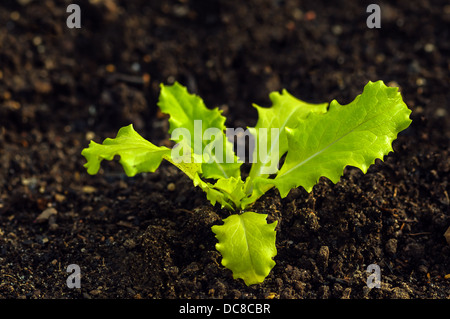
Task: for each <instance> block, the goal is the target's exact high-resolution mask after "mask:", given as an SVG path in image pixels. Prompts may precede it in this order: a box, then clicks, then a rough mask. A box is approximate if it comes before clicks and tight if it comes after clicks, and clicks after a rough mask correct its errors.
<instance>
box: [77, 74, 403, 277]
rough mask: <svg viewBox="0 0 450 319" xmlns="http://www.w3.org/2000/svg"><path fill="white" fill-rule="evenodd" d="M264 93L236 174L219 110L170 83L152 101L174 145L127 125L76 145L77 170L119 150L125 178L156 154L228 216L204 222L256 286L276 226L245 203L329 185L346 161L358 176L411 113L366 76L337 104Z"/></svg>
mask: <svg viewBox="0 0 450 319" xmlns="http://www.w3.org/2000/svg"><path fill="white" fill-rule="evenodd" d="M269 97H270V100H271V102H272V106H271V107H268V108H267V107H261V106H257V105H254V107H255V108H256V109H257V111H258V116H259V117H258V121H257V123H256V126H255V127H252V128H249V129H248V130H249V132H250V133H251V134H252V135H253V137H254V139H255V143H254V144H255V147H254V149H253V150H252V159H253V160H252V165H251V169H250V172H249V175H248V177H247V178H246V179H245V180H243V179H242V177H241V165H242V162H243V159H242V158H239V157H238V156H237V155H236V154H235V152H234V147H233V146H234V145H233V143H232V142H230V140H229V139H228V138H227V134H226V132H227V128H226V127H225V120H226V119H225V117H224V116H222V114H221V111H220V110H219V109H218V108H215V109H209V108H207V107H206V106H205V104H204V102H203V100H202V99H201V98H200V97H198V96H196V95H194V94H190V93H189V92H188V91H187V89H186V88H185V87H183V86H182V85H180V84H179V83H175V84H173V85H161V92H160V97H159V101H158V106H159V107H160V109H161V111H162V112H163V113H166V114H168V115H169V124H170V128H169V133H170V134H171V138H172V140H173V141H174V142H175V143H176V145H175V146H174V147H173V148H172V149H170V148H167V147H165V146H156V145H154V144H152V143H151V142H149V141H147V140H146V139H144V138H143V137H142V136H140V135H139V134H138V133H137V132H136V131H135V130H134V129H133V126H132V125H129V126H126V127H123V128H121V129H120V130H119V132H118V134H117V136H116V137H115V138H113V139H111V138H107V139H106V140H105V141H103V143H102V144H98V143H96V142H94V141H91V142H90V144H89V147H88V148H85V149H84V150H83V151H82V155H83V156H84V157H85V158H86V160H87V163H86V164H85V167H86V169H87V172H88V173H89V174H97V173H98V171H99V168H100V164H101V162H102V161H103V160H112V159H113V158H114V157H115V156H116V155H119V156H120V163H121V164H122V166H123V168H124V171H125V173H126V174H127V175H128V176H134V175H136V174H138V173H142V172H154V171H155V170H156V169H157V168H158V167H159V166H160V164H161V162H162V161H163V160H166V161H169V162H170V163H172V164H173V165H175V166H176V167H178V168H179V169H180V170H181V171H183V172H184V173H185V174H186V175H187V176H188V177H189V178H190V179H191V180H192V181H193V184H194V186H197V187H199V188H200V189H202V190H203V191H204V192H205V193H206V198H207V199H208V200H209V201H210V202H211V204H212V205H216V204H219V205H220V206H221V208H224V209H227V210H229V211H231V212H232V214H231V215H230V216H229V217H227V218H225V219H224V223H223V225H214V226H213V227H212V231H213V232H214V234H215V235H216V238H217V240H218V243H217V244H216V249H217V250H218V251H219V252H220V253H221V255H222V265H223V266H225V267H226V268H228V269H230V270H231V271H232V273H233V277H234V278H236V279H237V278H241V279H243V280H244V282H245V284H247V285H252V284H258V283H261V282H263V281H264V279H265V278H266V277H267V275H268V274H269V273H270V271H271V269H272V268H273V267H274V266H275V261H274V259H273V258H274V257H275V256H276V254H277V250H276V246H275V241H276V231H275V228H276V226H277V222H273V223H270V224H268V223H267V217H268V215H267V214H260V213H255V212H251V211H248V209H249V208H250V207H251V205H252V204H253V203H254V202H255V201H257V200H258V199H259V198H260V197H261V196H263V195H264V194H265V193H266V192H267V191H269V190H270V189H272V188H275V189H277V190H278V191H279V193H280V196H281V197H282V198H284V197H286V196H287V195H288V193H289V191H290V190H291V189H292V188H296V187H300V186H301V187H303V188H304V189H305V190H306V191H308V192H311V190H312V188H313V186H314V185H315V184H317V182H318V181H319V178H320V177H326V178H328V179H330V180H331V181H332V182H333V183H337V182H338V181H339V179H340V177H341V176H342V175H343V172H344V168H345V167H346V166H354V167H357V168H359V169H361V170H362V171H363V172H364V173H366V172H367V169H368V168H369V166H370V165H372V164H374V162H375V160H376V159H377V158H379V159H383V158H384V156H385V155H387V154H388V153H389V152H391V151H393V149H392V142H393V140H395V139H396V138H397V135H398V133H399V132H401V131H403V130H404V129H406V128H407V127H408V126H409V125H410V124H411V120H410V118H409V115H410V113H411V111H410V110H409V109H408V107H407V106H406V104H405V103H404V102H403V100H402V97H401V95H400V93H399V92H398V88H392V87H387V86H386V85H385V84H384V83H383V82H382V81H377V82H369V83H368V84H367V85H366V86H365V88H364V90H363V92H362V94H361V95H358V96H357V97H356V98H355V99H354V100H353V101H352V102H351V103H349V104H347V105H341V104H339V103H338V102H337V101H336V100H333V101H332V102H331V103H329V104H328V103H322V104H311V103H306V102H304V101H301V100H299V99H297V98H295V97H294V96H292V95H291V94H289V93H288V92H287V91H286V90H283V91H282V92H281V93H279V92H272V93H270V95H269ZM261 150H263V151H261ZM238 153H239V152H238ZM283 156H285V159H284V162H283V164H282V165H281V167H279V164H280V159H281V158H282V157H283Z"/></svg>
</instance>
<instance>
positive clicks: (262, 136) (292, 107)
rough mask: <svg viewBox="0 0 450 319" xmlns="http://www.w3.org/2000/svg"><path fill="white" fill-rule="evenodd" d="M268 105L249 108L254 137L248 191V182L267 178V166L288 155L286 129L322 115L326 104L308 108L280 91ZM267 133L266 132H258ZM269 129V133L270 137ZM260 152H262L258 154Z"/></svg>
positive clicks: (313, 105) (303, 103)
mask: <svg viewBox="0 0 450 319" xmlns="http://www.w3.org/2000/svg"><path fill="white" fill-rule="evenodd" d="M269 98H270V100H271V101H272V106H271V107H270V108H265V107H260V106H258V105H256V104H254V105H253V106H254V107H255V108H256V109H257V111H258V122H257V123H256V126H255V127H254V128H249V129H250V131H251V133H252V134H253V135H254V137H255V140H256V142H255V145H257V147H255V149H254V151H253V159H254V163H253V164H252V167H251V170H250V174H249V179H248V181H249V183H248V185H249V187H250V188H251V181H252V179H254V178H255V177H257V176H263V177H265V176H268V175H269V174H273V173H276V171H272V172H270V173H266V172H265V171H270V170H271V169H270V166H272V165H278V162H279V161H280V158H281V156H283V155H284V154H285V153H286V152H287V151H288V143H287V134H286V131H285V128H286V127H296V126H297V125H298V123H299V121H300V120H303V119H305V118H306V117H307V116H308V115H309V114H310V113H312V112H314V113H325V112H326V111H327V106H328V103H321V104H311V103H307V102H304V101H302V100H299V99H297V98H295V97H293V96H292V95H291V94H289V93H288V92H287V91H286V90H282V92H281V94H280V93H278V92H272V93H270V95H269ZM262 129H263V130H267V131H266V132H264V131H262ZM272 129H275V130H273V133H274V134H272ZM262 148H263V149H264V150H265V152H264V151H262Z"/></svg>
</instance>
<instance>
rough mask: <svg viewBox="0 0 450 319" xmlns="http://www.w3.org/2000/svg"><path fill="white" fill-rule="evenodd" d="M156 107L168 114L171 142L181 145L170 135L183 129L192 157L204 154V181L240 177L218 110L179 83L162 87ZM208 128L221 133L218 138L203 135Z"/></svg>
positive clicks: (178, 138) (223, 119)
mask: <svg viewBox="0 0 450 319" xmlns="http://www.w3.org/2000/svg"><path fill="white" fill-rule="evenodd" d="M158 106H159V107H160V109H161V111H162V112H163V113H166V114H169V115H170V118H169V124H170V129H169V133H170V134H172V139H173V140H174V141H175V142H177V143H178V142H180V141H181V140H182V139H181V138H180V137H177V136H173V133H174V130H175V129H182V130H186V131H187V132H188V134H189V135H190V141H184V142H185V143H188V144H189V147H190V148H191V149H192V150H193V152H194V153H195V154H197V155H205V154H206V158H203V159H202V160H201V162H202V175H203V176H204V177H205V178H216V179H218V178H221V177H225V178H228V177H236V178H237V177H239V176H240V166H241V164H242V163H241V162H239V161H238V159H237V157H236V155H235V153H234V150H233V144H232V143H230V142H229V141H228V140H227V138H226V135H225V133H224V131H225V129H226V127H225V117H223V116H222V115H221V113H222V112H221V111H220V110H219V109H218V108H215V109H212V110H211V109H208V108H207V107H206V106H205V104H204V102H203V100H202V99H201V98H200V97H198V96H197V95H194V94H190V93H189V92H188V91H187V89H186V88H185V87H184V86H182V85H181V84H179V83H178V82H175V83H174V84H173V85H170V86H166V85H163V84H161V93H160V96H159V101H158ZM208 129H218V132H220V134H219V136H217V139H216V137H214V138H213V137H208V136H206V135H207V134H205V132H206V133H208V132H211V130H209V131H207V130H208ZM213 146H216V147H213ZM205 148H207V149H206V151H205ZM208 161H211V162H208Z"/></svg>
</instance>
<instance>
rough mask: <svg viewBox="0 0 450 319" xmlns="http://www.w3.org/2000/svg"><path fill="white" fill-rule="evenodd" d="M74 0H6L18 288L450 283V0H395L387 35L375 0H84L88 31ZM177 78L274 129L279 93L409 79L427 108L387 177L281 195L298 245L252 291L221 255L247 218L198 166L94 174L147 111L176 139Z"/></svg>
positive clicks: (297, 294)
mask: <svg viewBox="0 0 450 319" xmlns="http://www.w3.org/2000/svg"><path fill="white" fill-rule="evenodd" d="M69 3H70V2H69V1H55V0H46V1H26V0H21V1H11V0H9V1H2V3H1V4H0V22H1V23H0V26H1V27H0V298H271V299H278V298H280V299H286V298H350V299H362V298H374V299H383V298H386V299H387V298H449V297H450V279H449V278H448V277H449V274H450V245H449V243H447V242H446V240H445V238H444V236H443V235H444V233H445V231H446V230H447V228H448V227H449V226H450V214H449V193H448V187H449V184H448V183H449V138H450V126H449V123H450V113H449V105H450V104H449V103H450V93H449V92H450V88H449V83H450V81H449V80H450V79H449V73H450V60H449V54H450V33H449V30H450V6H449V5H448V2H447V1H444V0H443V1H417V0H415V1H411V0H407V1H406V0H405V1H396V2H395V3H391V2H389V3H388V2H387V1H382V2H380V5H381V9H382V15H381V18H382V20H381V28H380V29H369V28H368V27H367V25H366V18H367V16H368V13H366V7H367V5H368V3H369V2H368V3H363V2H359V1H358V2H356V1H355V2H352V3H351V4H350V3H349V2H348V1H337V2H333V3H331V2H325V1H273V0H252V1H229V0H227V1H225V0H224V1H193V0H180V1H174V0H170V1H144V0H142V1H119V0H104V1H79V2H77V3H79V4H80V7H81V9H82V20H81V22H82V27H81V29H69V28H67V26H66V18H67V17H68V13H66V7H67V5H68V4H69ZM175 80H176V81H179V82H180V83H182V84H184V85H186V86H187V87H188V89H189V90H190V91H192V92H195V93H197V94H199V95H200V96H202V97H203V98H204V100H205V103H206V104H207V105H208V106H209V107H215V106H219V107H220V108H221V109H223V110H224V114H225V115H226V116H227V123H226V124H227V126H229V127H246V126H252V125H255V123H256V119H257V114H256V111H255V109H254V108H252V106H251V103H253V102H255V103H257V104H259V105H263V106H270V101H269V99H268V94H269V92H271V91H274V90H280V89H282V88H286V89H287V90H288V91H289V92H290V93H292V94H293V95H294V96H297V97H299V98H301V99H303V100H306V101H309V102H324V101H331V100H332V99H337V100H338V101H339V102H340V103H341V104H343V103H348V102H350V101H351V100H352V99H353V98H354V97H355V96H356V95H357V94H360V93H361V91H362V88H363V87H364V85H365V84H366V83H367V82H368V81H369V80H372V81H376V80H383V81H384V82H385V83H387V84H389V85H393V86H399V87H400V90H401V93H402V95H403V97H404V100H405V102H406V104H407V105H408V107H409V108H410V109H411V110H412V111H413V112H412V115H411V117H412V120H413V122H412V125H411V126H410V127H409V128H408V129H407V130H406V131H404V132H402V133H401V134H400V135H399V137H398V139H397V140H396V141H395V142H394V144H393V148H394V151H395V152H394V153H390V154H389V155H388V156H386V157H385V160H384V161H381V160H377V161H376V164H375V165H373V166H371V168H370V169H369V171H368V172H367V174H362V172H361V171H359V170H358V169H355V168H351V167H348V168H347V169H346V170H345V172H344V176H343V177H342V180H341V181H340V182H339V183H337V184H333V183H331V182H330V181H329V180H327V179H321V180H320V182H319V183H318V184H317V185H316V186H315V187H314V189H313V191H312V192H311V193H307V192H306V191H305V190H304V189H302V188H299V189H294V190H292V191H291V193H290V194H289V195H288V196H287V197H286V198H284V199H280V196H279V194H278V192H277V191H276V190H272V191H270V192H268V193H267V194H266V195H265V196H264V197H263V198H261V200H259V201H258V202H257V203H256V204H255V205H254V206H253V207H252V210H253V211H255V212H259V213H266V214H269V218H268V219H269V221H270V222H272V221H275V220H277V221H278V226H277V240H276V246H277V250H278V254H277V256H276V257H275V261H276V266H275V267H274V268H273V270H272V271H271V273H270V274H269V276H268V277H267V278H266V280H265V281H264V283H262V284H258V285H252V286H250V287H247V286H246V285H245V284H244V283H243V282H242V281H241V280H234V279H233V277H232V274H231V271H229V270H227V269H225V268H224V267H223V266H221V264H220V262H221V256H220V254H219V253H218V252H217V251H216V250H215V243H216V239H215V237H214V234H213V233H212V231H211V226H212V225H216V224H220V223H221V220H222V219H223V218H225V217H226V216H228V215H229V212H227V211H224V210H221V209H219V208H218V207H212V206H211V205H210V203H209V202H208V201H207V200H206V198H205V196H204V194H203V193H202V192H201V190H200V189H198V188H194V187H193V186H192V182H191V181H190V180H189V179H188V178H187V177H185V176H184V175H183V173H181V172H180V171H178V170H177V169H175V168H174V167H171V166H170V165H167V164H166V163H163V165H162V166H161V167H160V169H159V170H158V171H157V172H156V173H154V174H140V175H138V176H135V177H133V178H128V177H126V176H125V175H124V173H123V170H122V168H121V167H120V165H119V164H118V163H117V162H108V163H104V165H103V167H102V170H101V172H100V174H98V175H96V176H89V175H88V174H87V173H86V171H85V169H84V168H83V164H84V163H85V159H84V158H83V157H82V156H81V155H80V152H81V150H82V149H83V148H84V147H87V145H88V143H89V140H91V139H93V140H95V141H97V142H101V141H102V140H103V139H104V138H106V137H114V136H115V134H116V132H117V131H118V129H119V128H120V127H122V126H124V125H128V124H130V123H133V125H134V127H135V129H136V130H137V131H138V132H139V133H140V134H142V135H143V136H144V137H145V138H147V139H149V140H151V141H152V142H154V143H155V144H159V145H167V144H168V143H169V142H168V140H169V136H168V134H167V128H168V123H167V118H165V117H164V116H161V114H160V113H159V112H158V111H157V107H156V102H157V98H158V94H159V84H160V83H171V82H173V81H175ZM245 169H248V167H245ZM49 208H51V210H48V209H49ZM43 212H45V213H44V214H43V215H42V213H43ZM70 264H77V265H79V266H80V270H81V288H80V289H77V288H73V289H69V288H68V287H67V285H66V280H67V277H68V276H69V273H67V272H66V268H67V266H68V265H70ZM370 264H376V265H378V266H379V267H380V270H381V286H380V287H379V288H372V289H371V288H369V287H368V286H367V278H368V275H369V274H368V273H367V272H366V269H367V267H368V266H369V265H370Z"/></svg>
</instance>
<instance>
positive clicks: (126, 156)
mask: <svg viewBox="0 0 450 319" xmlns="http://www.w3.org/2000/svg"><path fill="white" fill-rule="evenodd" d="M170 152H171V151H170V149H168V148H167V147H164V146H156V145H154V144H152V143H150V142H149V141H147V140H146V139H144V138H143V137H142V136H140V135H139V134H138V133H137V132H136V131H135V130H134V129H133V125H131V124H130V125H128V126H125V127H122V128H121V129H120V130H119V132H118V133H117V136H116V138H113V139H111V138H107V139H105V140H104V141H103V144H98V143H96V142H94V141H91V142H90V144H89V147H88V148H85V149H83V151H82V152H81V155H83V156H84V157H85V158H86V160H87V163H86V164H84V167H85V168H87V172H88V173H89V174H91V175H94V174H97V172H98V170H99V169H100V163H101V162H102V161H103V160H108V161H111V160H112V159H113V158H114V156H116V155H119V156H120V161H119V162H120V164H122V166H123V168H124V171H125V173H126V174H127V175H128V176H134V175H136V174H137V173H142V172H154V171H155V170H156V169H157V168H158V167H159V165H160V164H161V161H162V160H163V158H165V157H167V156H170Z"/></svg>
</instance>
